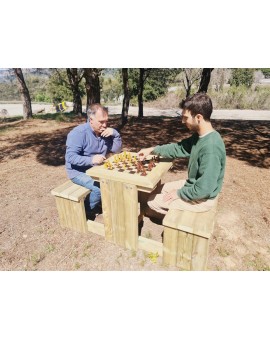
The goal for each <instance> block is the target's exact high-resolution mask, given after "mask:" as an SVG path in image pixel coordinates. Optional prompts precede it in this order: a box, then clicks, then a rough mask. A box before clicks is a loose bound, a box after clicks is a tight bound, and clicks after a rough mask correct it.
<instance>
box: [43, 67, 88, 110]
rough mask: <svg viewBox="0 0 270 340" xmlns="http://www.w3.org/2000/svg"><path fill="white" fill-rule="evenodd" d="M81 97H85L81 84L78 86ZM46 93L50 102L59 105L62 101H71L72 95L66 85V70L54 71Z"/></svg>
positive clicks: (82, 84)
mask: <svg viewBox="0 0 270 340" xmlns="http://www.w3.org/2000/svg"><path fill="white" fill-rule="evenodd" d="M79 90H80V94H81V96H83V95H85V87H84V83H83V82H82V83H81V84H80V85H79ZM48 92H49V94H50V97H51V102H53V103H59V102H62V101H73V94H72V91H71V89H70V86H69V85H68V77H67V73H66V69H55V70H54V72H53V73H52V75H51V77H50V78H49V82H48Z"/></svg>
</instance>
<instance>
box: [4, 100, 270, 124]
mask: <svg viewBox="0 0 270 340" xmlns="http://www.w3.org/2000/svg"><path fill="white" fill-rule="evenodd" d="M42 108H44V109H45V112H53V111H52V110H53V107H52V105H51V104H32V110H33V111H34V112H35V111H36V110H40V109H42ZM3 109H5V110H7V112H8V113H7V116H6V117H14V116H22V115H23V106H22V104H1V103H0V116H1V111H2V110H3ZM70 109H72V108H70ZM83 109H84V110H85V107H84V108H83ZM121 111H122V107H121V105H118V106H109V112H110V114H121ZM176 112H177V110H172V109H168V110H157V109H153V108H148V107H145V108H144V115H145V116H165V117H176V116H177V113H176ZM129 115H130V116H135V117H136V116H137V115H138V108H137V107H134V106H131V107H130V108H129ZM212 118H213V119H233V120H270V111H266V110H264V111H262V110H261V111H259V110H214V112H213V114H212Z"/></svg>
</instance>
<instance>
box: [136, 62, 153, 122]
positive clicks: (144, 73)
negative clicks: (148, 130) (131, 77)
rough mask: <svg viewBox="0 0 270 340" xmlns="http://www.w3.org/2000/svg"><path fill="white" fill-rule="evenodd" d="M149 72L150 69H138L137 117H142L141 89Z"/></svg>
mask: <svg viewBox="0 0 270 340" xmlns="http://www.w3.org/2000/svg"><path fill="white" fill-rule="evenodd" d="M150 72H151V69H147V68H140V74H139V86H138V106H139V112H138V117H139V118H142V117H143V89H144V83H145V81H146V79H147V77H149V74H150Z"/></svg>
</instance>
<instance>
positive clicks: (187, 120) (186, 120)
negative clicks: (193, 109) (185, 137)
mask: <svg viewBox="0 0 270 340" xmlns="http://www.w3.org/2000/svg"><path fill="white" fill-rule="evenodd" d="M182 123H183V124H185V125H186V127H187V128H188V129H189V130H190V131H194V132H196V131H198V128H199V123H198V119H197V116H195V117H192V115H191V113H190V111H189V110H183V111H182Z"/></svg>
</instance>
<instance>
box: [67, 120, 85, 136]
mask: <svg viewBox="0 0 270 340" xmlns="http://www.w3.org/2000/svg"><path fill="white" fill-rule="evenodd" d="M87 129H88V124H87V123H84V124H80V125H78V126H75V127H74V128H73V129H72V130H71V131H70V133H72V134H79V133H84V132H86V131H87Z"/></svg>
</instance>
